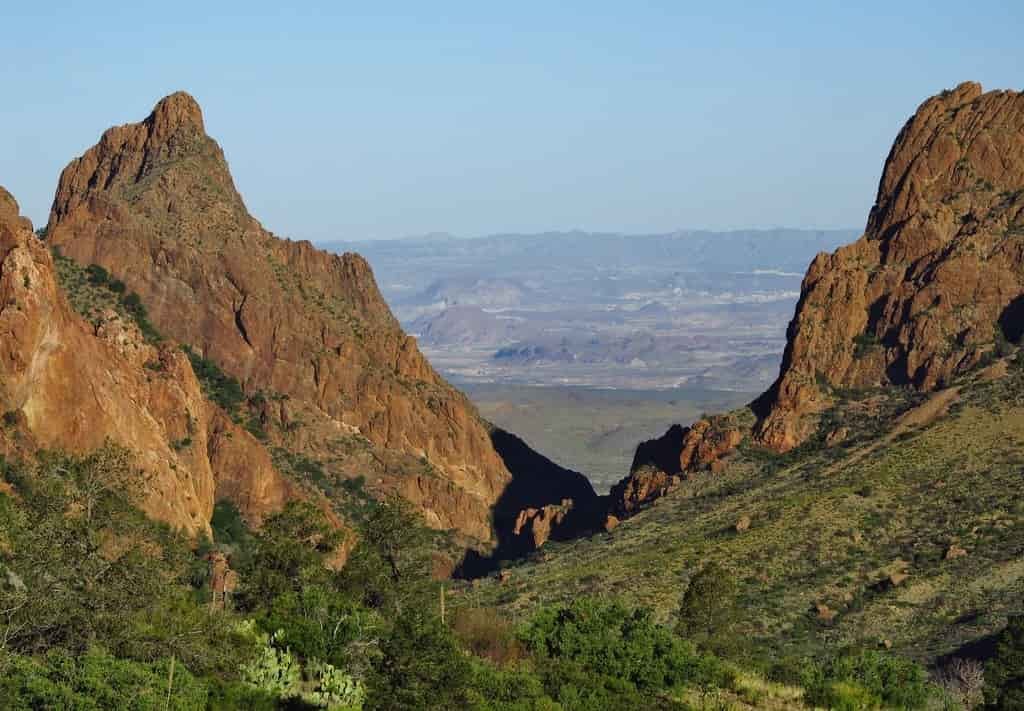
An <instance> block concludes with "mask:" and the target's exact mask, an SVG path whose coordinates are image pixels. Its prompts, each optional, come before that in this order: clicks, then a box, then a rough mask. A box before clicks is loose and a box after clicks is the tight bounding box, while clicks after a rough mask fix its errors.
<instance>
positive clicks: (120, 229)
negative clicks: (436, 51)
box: [48, 93, 593, 540]
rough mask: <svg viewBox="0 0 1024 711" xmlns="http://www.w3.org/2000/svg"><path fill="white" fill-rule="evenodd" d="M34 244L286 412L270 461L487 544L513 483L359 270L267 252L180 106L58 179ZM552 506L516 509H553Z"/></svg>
mask: <svg viewBox="0 0 1024 711" xmlns="http://www.w3.org/2000/svg"><path fill="white" fill-rule="evenodd" d="M48 240H49V241H51V242H52V243H53V244H54V245H55V246H58V247H59V248H60V249H61V250H62V252H63V253H64V254H65V255H66V256H68V257H71V258H72V259H74V260H75V261H76V262H78V263H79V264H82V265H87V264H93V263H95V264H99V265H101V266H102V267H104V268H105V269H106V270H107V271H108V272H109V273H110V274H111V275H113V276H114V277H116V278H117V279H120V280H122V281H123V282H124V283H125V284H126V286H127V288H128V289H129V290H130V291H134V292H136V293H137V294H138V295H139V297H140V299H141V302H142V303H143V304H144V305H145V306H146V308H147V310H148V312H149V318H150V320H151V321H152V322H153V324H154V325H155V326H156V328H157V329H158V330H159V331H160V332H161V333H162V334H163V335H164V336H165V337H167V338H168V339H170V340H171V341H174V342H178V343H183V344H188V345H190V346H191V347H192V348H193V349H194V350H195V351H196V352H197V353H199V354H201V355H202V356H203V357H205V358H207V359H209V360H212V361H213V362H215V363H216V364H217V365H218V366H219V367H220V368H221V369H223V370H224V371H226V372H227V373H228V374H230V375H232V376H234V377H235V378H237V379H238V380H239V381H240V382H241V383H242V385H243V388H244V390H245V391H246V393H247V394H256V393H261V394H262V393H265V394H268V395H269V396H272V397H274V398H276V399H278V400H280V401H284V400H287V402H288V408H289V409H290V410H292V411H301V413H302V416H301V418H299V420H297V422H299V424H298V425H296V426H295V427H291V428H290V429H289V430H288V431H287V432H279V433H274V436H275V437H278V440H275V441H273V442H272V444H273V445H275V446H287V447H288V448H289V449H290V450H292V451H296V450H298V451H301V452H302V453H303V454H304V455H309V456H323V457H325V458H330V459H331V460H332V461H336V462H337V461H340V462H341V463H340V465H339V466H343V467H348V466H349V465H351V467H350V468H352V469H353V472H352V473H353V475H355V474H356V472H355V471H354V469H364V470H367V471H361V472H358V473H368V476H367V478H368V480H369V481H368V488H369V489H370V490H371V492H373V493H385V492H397V493H399V494H401V495H403V496H406V497H407V498H408V499H410V500H411V501H412V502H413V503H414V504H416V505H418V506H419V507H420V508H421V509H422V511H423V514H424V516H425V518H426V520H427V521H428V522H430V523H431V524H432V525H434V526H435V527H438V528H454V529H457V530H459V531H461V532H462V533H465V534H467V535H469V536H471V537H473V538H475V539H477V540H488V539H490V538H491V536H492V533H493V531H492V510H493V508H494V507H495V505H496V504H497V503H498V502H499V501H500V500H502V499H503V495H504V494H505V492H506V491H507V490H509V488H510V487H511V485H512V484H513V479H514V476H513V472H510V471H509V468H510V467H509V466H507V464H506V462H505V461H504V460H503V458H502V456H501V455H500V454H499V453H498V451H496V449H495V444H494V442H493V441H492V433H491V432H490V430H489V428H488V427H487V426H486V424H485V423H484V422H483V421H482V420H481V419H480V417H479V415H478V414H477V412H476V410H475V408H474V407H473V406H472V404H471V403H470V402H469V401H468V400H467V399H466V397H465V396H464V395H462V393H460V392H458V391H457V390H455V389H454V388H452V387H451V386H450V385H449V384H448V383H446V382H445V381H444V380H443V379H442V378H441V377H440V376H439V375H438V374H437V373H436V372H435V371H434V369H433V368H432V367H431V366H430V364H429V363H428V362H427V360H426V359H425V358H424V357H423V355H422V354H421V353H420V351H419V349H418V347H417V345H416V341H415V339H413V338H410V337H409V336H408V335H406V334H405V333H403V332H402V330H401V328H400V326H399V324H398V322H397V320H396V319H395V318H394V317H393V316H392V314H391V312H390V310H389V309H388V307H387V304H386V303H385V302H384V300H383V298H382V297H381V294H380V291H379V290H378V288H377V285H376V283H375V281H374V278H373V274H372V271H371V269H370V266H369V265H368V264H367V263H366V261H365V260H364V259H362V258H361V257H359V256H358V255H354V254H345V255H342V256H338V255H334V254H329V253H327V252H324V251H321V250H319V249H316V248H315V247H314V246H313V245H311V244H309V243H308V242H293V241H290V240H285V239H280V238H278V237H276V236H275V235H273V234H271V233H270V232H268V231H267V230H264V229H263V228H262V226H261V225H260V224H259V223H258V222H257V221H256V220H255V219H253V218H252V217H251V216H250V215H249V213H248V212H247V211H246V209H245V206H244V204H243V202H242V199H241V197H240V196H239V195H238V193H237V191H236V190H235V187H234V184H233V181H232V179H231V175H230V172H229V170H228V166H227V163H226V161H225V160H224V155H223V152H222V151H221V149H220V147H219V146H218V145H217V143H216V142H215V141H214V140H213V139H212V138H210V137H209V136H207V135H206V133H205V131H204V129H203V122H202V113H201V111H200V109H199V107H198V105H197V104H196V103H195V100H194V99H192V98H191V97H190V96H188V95H187V94H183V93H179V94H174V95H172V96H169V97H167V98H166V99H163V100H162V101H161V102H160V103H159V104H157V106H156V108H155V109H154V110H153V112H152V113H151V114H150V115H149V117H147V118H146V119H145V120H143V121H142V122H140V123H136V124H127V125H124V126H119V127H116V128H113V129H110V130H108V131H107V132H106V133H104V134H103V136H102V138H101V140H100V142H99V143H98V144H97V145H96V146H94V147H92V148H90V149H88V150H87V151H86V152H85V153H84V154H83V155H82V156H81V157H80V158H78V159H76V160H74V161H72V162H71V163H70V164H69V165H68V167H67V168H65V170H64V172H63V173H62V175H61V179H60V183H59V185H58V188H57V194H56V197H55V199H54V204H53V209H52V211H51V214H50V221H49V226H48ZM363 443H365V445H366V446H367V447H368V448H369V449H370V450H371V453H372V454H373V457H369V458H366V459H365V461H364V459H360V457H362V456H363V454H365V452H363V453H361V452H362V449H361V448H363V447H364V444H363ZM355 444H358V446H355V448H354V450H353V447H354V445H355ZM339 451H345V452H347V454H345V456H344V457H340V458H339V456H338V454H337V452H339ZM552 471H553V472H555V475H556V476H561V473H560V472H557V471H556V470H552ZM369 473H372V475H369ZM528 473H529V472H528ZM584 484H585V481H584ZM570 488H571V487H570ZM576 488H577V489H579V491H580V493H581V494H582V495H589V496H590V497H592V496H593V491H592V489H590V488H589V484H586V485H585V486H578V487H576ZM556 490H557V493H558V494H561V493H562V489H560V488H559V487H553V488H552V490H551V491H550V492H548V491H540V492H538V493H537V494H536V496H535V497H533V498H530V499H529V500H527V501H524V502H523V504H524V506H534V507H542V506H544V505H547V504H552V503H559V502H560V501H561V498H562V497H561V496H558V497H557V498H555V496H554V492H555V491H556ZM549 494H550V495H549ZM506 498H507V497H506Z"/></svg>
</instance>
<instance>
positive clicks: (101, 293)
mask: <svg viewBox="0 0 1024 711" xmlns="http://www.w3.org/2000/svg"><path fill="white" fill-rule="evenodd" d="M53 262H54V266H55V267H56V273H57V281H58V283H59V284H60V286H61V288H62V289H63V290H64V293H65V294H67V297H68V301H69V302H70V303H71V307H72V308H73V309H75V311H77V312H78V313H79V314H81V315H82V316H83V317H84V318H86V319H87V320H88V321H90V322H92V323H97V322H98V320H99V319H100V318H101V316H102V314H103V312H104V311H105V310H107V309H111V310H113V311H115V312H116V313H118V314H119V315H120V316H121V317H123V318H125V319H127V320H129V321H133V322H135V324H136V325H137V326H138V327H139V330H140V331H141V332H142V336H143V337H144V338H145V339H146V341H148V342H149V343H159V342H160V341H161V340H162V337H161V336H160V333H159V332H158V331H157V330H156V327H155V326H153V324H152V323H150V321H149V317H148V314H147V313H146V307H145V306H143V304H142V301H141V300H140V299H139V295H138V294H136V293H135V292H126V291H125V285H124V282H123V281H121V280H119V279H116V278H114V277H112V276H111V275H110V274H109V273H108V272H107V270H106V269H104V268H103V267H101V266H99V265H98V264H90V265H89V266H88V267H83V266H81V265H80V264H78V263H77V262H75V261H74V260H73V259H68V258H67V257H65V256H63V255H61V254H60V251H59V250H57V249H56V248H54V249H53Z"/></svg>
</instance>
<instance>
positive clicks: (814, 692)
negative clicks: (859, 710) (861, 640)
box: [804, 650, 931, 709]
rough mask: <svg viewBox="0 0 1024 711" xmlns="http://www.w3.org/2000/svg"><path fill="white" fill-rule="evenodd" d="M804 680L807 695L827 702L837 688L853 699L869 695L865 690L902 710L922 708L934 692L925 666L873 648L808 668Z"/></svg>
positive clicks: (816, 700) (878, 699) (873, 696)
mask: <svg viewBox="0 0 1024 711" xmlns="http://www.w3.org/2000/svg"><path fill="white" fill-rule="evenodd" d="M804 683H805V686H806V694H805V698H806V699H807V700H808V701H809V702H811V703H816V704H824V705H828V704H829V703H831V702H832V701H831V699H832V696H830V695H834V694H836V693H840V692H838V691H836V689H839V690H840V691H841V692H842V693H844V694H846V695H847V696H846V698H851V699H853V698H867V697H866V696H864V695H863V694H861V692H860V690H863V691H864V693H866V694H868V695H870V697H871V698H872V699H875V700H877V703H878V704H879V705H884V706H885V707H887V708H901V709H918V708H922V707H924V705H925V704H926V703H927V702H928V699H929V697H930V695H931V690H930V688H929V686H928V681H927V675H926V673H925V671H924V669H922V668H921V667H920V666H918V665H917V664H915V663H914V662H912V661H910V660H909V659H903V658H902V657H898V656H895V655H892V654H886V653H884V652H879V651H874V650H867V651H861V652H854V651H849V652H845V653H843V654H840V655H839V656H837V657H835V658H833V659H830V660H828V661H827V662H825V663H824V664H821V665H819V666H818V667H817V668H816V669H813V670H808V672H807V674H806V676H805V681H804ZM837 684H838V686H837ZM858 695H859V696H858ZM851 708H852V707H851ZM866 708H871V707H866Z"/></svg>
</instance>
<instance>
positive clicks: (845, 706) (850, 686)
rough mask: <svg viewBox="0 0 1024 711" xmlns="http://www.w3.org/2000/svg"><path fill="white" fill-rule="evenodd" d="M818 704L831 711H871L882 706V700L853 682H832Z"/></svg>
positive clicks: (823, 691)
mask: <svg viewBox="0 0 1024 711" xmlns="http://www.w3.org/2000/svg"><path fill="white" fill-rule="evenodd" d="M817 703H820V704H821V705H823V706H824V707H825V708H827V709H830V710H831V711H870V710H871V709H877V708H881V705H882V702H881V699H879V698H878V697H877V696H875V695H874V694H872V693H871V692H870V691H868V690H867V689H865V688H864V687H863V686H861V685H860V684H856V683H854V682H852V681H833V682H830V683H829V684H827V685H826V686H825V687H824V689H823V690H822V693H821V696H820V698H819V699H818V700H817Z"/></svg>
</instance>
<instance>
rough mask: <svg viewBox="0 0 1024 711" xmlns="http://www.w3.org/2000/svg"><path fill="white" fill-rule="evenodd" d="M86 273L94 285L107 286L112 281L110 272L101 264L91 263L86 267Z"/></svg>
mask: <svg viewBox="0 0 1024 711" xmlns="http://www.w3.org/2000/svg"><path fill="white" fill-rule="evenodd" d="M85 273H86V276H87V278H88V279H89V283H90V284H92V285H93V286H106V285H107V282H108V281H110V274H109V273H108V272H107V270H106V269H104V268H103V267H101V266H100V265H99V264H90V265H89V266H88V267H86V268H85Z"/></svg>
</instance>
